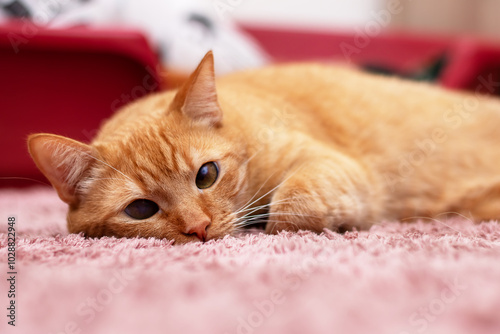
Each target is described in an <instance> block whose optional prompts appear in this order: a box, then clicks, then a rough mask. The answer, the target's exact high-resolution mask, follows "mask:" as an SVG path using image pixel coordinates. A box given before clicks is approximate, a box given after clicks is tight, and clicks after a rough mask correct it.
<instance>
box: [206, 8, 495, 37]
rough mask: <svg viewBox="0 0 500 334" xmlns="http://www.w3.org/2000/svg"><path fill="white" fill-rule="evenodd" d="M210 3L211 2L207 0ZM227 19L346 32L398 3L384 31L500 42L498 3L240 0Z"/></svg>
mask: <svg viewBox="0 0 500 334" xmlns="http://www.w3.org/2000/svg"><path fill="white" fill-rule="evenodd" d="M207 1H210V0H207ZM227 3H239V5H235V6H233V7H234V10H233V11H228V14H229V16H230V17H231V18H233V19H235V20H237V21H238V22H242V23H245V24H252V25H267V26H279V27H284V28H290V27H297V28H301V29H309V30H316V31H318V30H320V31H324V30H327V31H338V30H344V31H349V30H352V29H354V28H356V27H360V26H362V25H363V24H365V23H366V22H368V21H370V20H372V19H373V13H374V12H377V11H379V10H383V9H386V8H388V6H390V5H391V3H398V4H400V6H401V8H402V9H401V12H400V13H399V14H396V15H393V18H392V20H391V22H390V25H389V26H387V28H388V29H402V30H406V31H414V32H422V33H431V34H434V33H440V34H464V33H467V34H474V35H477V36H481V37H485V38H491V39H499V38H500V20H499V19H498V15H499V14H500V1H498V0H418V1H411V0H400V1H391V0H350V1H342V0H308V1H304V0H273V1H265V0H241V1H227Z"/></svg>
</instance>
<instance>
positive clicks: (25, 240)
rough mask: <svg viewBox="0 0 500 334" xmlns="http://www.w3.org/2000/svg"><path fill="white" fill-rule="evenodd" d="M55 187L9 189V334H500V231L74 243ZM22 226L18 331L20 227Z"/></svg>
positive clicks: (437, 229) (435, 225)
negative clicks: (12, 268) (12, 257)
mask: <svg viewBox="0 0 500 334" xmlns="http://www.w3.org/2000/svg"><path fill="white" fill-rule="evenodd" d="M65 214H66V207H65V205H63V204H62V203H61V202H60V201H59V199H58V198H57V196H56V195H55V193H54V192H53V191H52V190H49V189H45V188H35V189H30V190H2V191H0V236H1V237H0V246H1V251H0V259H1V260H0V263H1V266H0V267H1V268H2V269H1V274H0V275H1V276H2V280H1V283H0V296H1V297H0V302H1V307H0V309H2V310H3V311H2V315H1V317H0V319H2V320H1V323H0V333H23V334H24V333H37V334H39V333H46V334H51V333H53V334H56V333H58V334H59V333H68V334H69V333H220V334H225V333H228V334H229V333H245V334H250V333H273V334H279V333H292V334H293V333H301V334H303V333H307V334H309V333H391V334H403V333H453V334H461V333H464V334H465V333H467V334H475V333H495V334H498V333H500V226H499V224H498V223H496V222H485V223H482V224H480V225H473V224H471V223H469V222H467V221H466V220H459V219H456V220H447V221H443V222H439V221H434V222H432V221H431V222H425V223H424V222H420V223H414V224H403V223H398V222H395V223H384V224H381V225H377V226H374V227H373V228H372V229H371V230H370V231H366V232H350V233H346V234H345V235H340V234H337V233H333V232H330V231H325V232H324V233H323V234H321V235H317V234H313V233H309V232H302V233H297V234H293V233H282V234H280V235H277V236H269V235H264V234H256V233H253V234H252V233H249V234H246V235H242V236H239V237H226V238H224V239H223V240H218V241H210V242H208V243H205V244H201V243H193V244H188V245H181V246H172V245H171V244H170V242H168V241H166V240H155V239H116V238H102V239H85V238H83V237H82V236H80V235H68V233H67V231H66V228H65ZM12 215H14V216H15V217H16V219H17V223H16V230H17V260H16V269H17V272H18V275H17V282H16V284H17V285H16V293H17V294H16V316H17V317H16V327H15V328H13V327H12V326H9V325H7V321H8V318H7V317H6V315H7V310H6V307H7V305H8V302H9V300H8V298H7V291H8V290H9V285H8V282H7V280H6V278H5V277H6V276H7V271H8V269H7V263H6V262H7V245H6V242H7V241H6V240H7V235H6V231H7V218H8V217H9V216H12Z"/></svg>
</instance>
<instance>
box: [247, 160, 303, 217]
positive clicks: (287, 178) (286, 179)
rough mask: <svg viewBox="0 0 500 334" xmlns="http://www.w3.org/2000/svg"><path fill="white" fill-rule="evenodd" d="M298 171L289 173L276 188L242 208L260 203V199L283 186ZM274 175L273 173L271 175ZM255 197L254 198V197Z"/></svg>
mask: <svg viewBox="0 0 500 334" xmlns="http://www.w3.org/2000/svg"><path fill="white" fill-rule="evenodd" d="M299 170H300V167H299V168H297V170H295V171H294V172H293V173H291V174H290V175H288V176H287V177H286V178H285V179H284V180H283V181H281V182H280V183H279V184H278V185H277V186H276V187H274V188H272V189H271V190H269V191H268V192H266V193H265V194H264V195H262V196H260V197H259V198H257V199H256V200H254V201H253V202H251V203H250V204H248V205H246V206H245V207H244V209H246V208H247V207H249V206H252V205H253V204H255V203H257V202H258V201H260V200H261V199H263V198H264V197H266V196H267V195H269V194H270V193H272V192H273V191H275V190H276V189H278V188H279V187H281V186H282V185H283V183H285V182H286V181H288V180H289V179H290V178H291V177H292V176H294V175H295V174H296V173H297V172H298V171H299ZM273 174H274V173H273ZM254 197H255V196H254Z"/></svg>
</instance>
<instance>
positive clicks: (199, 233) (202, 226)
mask: <svg viewBox="0 0 500 334" xmlns="http://www.w3.org/2000/svg"><path fill="white" fill-rule="evenodd" d="M208 225H210V221H209V220H203V221H201V222H197V223H194V224H190V225H188V226H187V227H186V231H185V232H184V233H185V234H187V235H192V236H196V237H197V238H198V239H200V241H203V242H205V241H206V240H207V227H208Z"/></svg>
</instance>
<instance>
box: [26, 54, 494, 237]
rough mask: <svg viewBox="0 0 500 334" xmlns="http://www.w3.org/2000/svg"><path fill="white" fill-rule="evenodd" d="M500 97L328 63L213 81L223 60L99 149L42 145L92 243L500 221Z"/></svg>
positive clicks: (154, 102)
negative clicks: (259, 228) (390, 223)
mask: <svg viewBox="0 0 500 334" xmlns="http://www.w3.org/2000/svg"><path fill="white" fill-rule="evenodd" d="M499 128H500V101H498V100H496V99H493V98H488V97H483V96H479V95H478V96H474V95H472V94H470V95H468V94H463V93H454V92H448V91H445V90H443V89H440V88H438V87H433V86H430V85H428V84H420V83H413V82H406V81H403V80H400V79H397V78H386V77H379V76H375V75H369V74H365V73H362V72H358V71H355V70H352V69H345V68H336V67H330V66H326V65H320V64H292V65H280V66H273V67H269V68H263V69H259V70H253V71H247V72H241V73H236V74H232V75H229V76H226V77H222V78H220V79H218V80H217V81H216V80H215V78H214V68H213V56H212V53H208V54H207V55H206V56H205V58H204V59H203V60H202V61H201V63H200V65H199V66H198V68H197V69H196V71H195V72H194V73H193V74H192V75H191V76H190V78H189V79H188V81H187V82H186V84H185V85H184V86H183V87H181V88H180V89H179V90H178V91H168V92H163V93H158V94H155V95H152V96H149V97H146V98H144V99H141V100H139V101H137V102H134V103H132V104H130V105H128V106H126V107H124V108H123V109H122V110H121V111H119V112H118V113H117V114H116V115H115V116H113V117H112V118H111V119H109V120H108V121H107V122H106V123H105V124H104V126H103V127H102V129H101V131H100V132H99V134H98V135H97V137H96V138H95V139H94V140H93V142H92V143H91V144H90V145H87V144H84V143H80V142H77V141H74V140H72V139H69V138H65V137H61V136H57V135H52V134H34V135H31V136H30V137H29V144H28V145H29V151H30V153H31V155H32V157H33V159H34V161H35V163H36V164H37V166H38V167H39V169H40V170H41V171H42V172H43V173H44V174H45V176H46V177H47V178H48V179H49V181H50V182H51V183H52V185H53V186H54V188H55V189H56V190H57V192H58V194H59V196H60V198H61V199H62V200H63V201H64V202H66V203H67V204H68V205H69V213H68V229H69V231H70V232H72V233H78V232H83V233H84V234H85V235H86V236H89V237H100V236H117V237H122V236H124V237H135V236H141V237H156V238H168V239H171V240H175V242H176V243H184V242H189V241H199V240H202V241H207V240H211V239H216V238H221V237H223V236H225V235H228V234H232V233H234V232H236V231H238V230H240V229H241V228H242V227H244V226H245V225H248V224H251V223H254V222H266V226H265V229H266V232H268V233H276V232H278V231H280V230H289V231H297V230H299V229H305V230H312V231H316V232H321V231H322V230H323V229H324V228H329V229H333V230H337V229H343V228H352V227H355V228H358V229H363V228H368V227H370V226H371V225H372V224H375V223H378V222H381V221H383V220H391V219H405V218H412V217H435V216H438V215H440V214H444V213H456V214H462V215H466V216H468V217H470V218H471V219H474V220H475V221H481V220H485V219H498V218H500V149H498V146H497V145H498V144H499V143H500V131H499V130H498V129H499Z"/></svg>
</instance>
